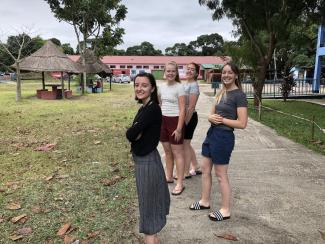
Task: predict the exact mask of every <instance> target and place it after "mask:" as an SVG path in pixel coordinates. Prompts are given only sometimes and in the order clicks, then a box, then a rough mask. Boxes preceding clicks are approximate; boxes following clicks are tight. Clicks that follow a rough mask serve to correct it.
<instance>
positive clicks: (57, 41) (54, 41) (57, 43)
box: [49, 37, 61, 47]
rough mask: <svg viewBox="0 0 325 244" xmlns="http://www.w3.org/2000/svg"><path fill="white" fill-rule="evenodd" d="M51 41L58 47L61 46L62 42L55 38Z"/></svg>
mask: <svg viewBox="0 0 325 244" xmlns="http://www.w3.org/2000/svg"><path fill="white" fill-rule="evenodd" d="M49 40H50V41H52V42H53V43H54V44H55V45H57V46H58V47H60V46H61V41H60V40H59V39H57V38H55V37H52V38H51V39H49Z"/></svg>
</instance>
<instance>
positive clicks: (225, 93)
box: [216, 62, 243, 104]
mask: <svg viewBox="0 0 325 244" xmlns="http://www.w3.org/2000/svg"><path fill="white" fill-rule="evenodd" d="M227 65H228V66H229V67H230V69H231V70H232V71H233V72H234V73H235V74H236V75H237V79H236V80H235V84H236V86H237V87H238V88H239V90H241V91H242V90H243V89H242V86H241V81H240V70H239V68H238V66H237V65H236V64H234V63H230V62H229V63H225V64H224V66H223V67H222V69H221V73H222V70H223V69H224V67H226V66H227ZM221 83H222V79H221ZM224 95H225V96H227V91H226V87H225V86H224V85H223V86H222V88H221V90H220V92H219V93H218V94H217V95H216V100H217V104H219V102H220V101H221V98H222V97H223V96H224Z"/></svg>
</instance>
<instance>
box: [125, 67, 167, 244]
mask: <svg viewBox="0 0 325 244" xmlns="http://www.w3.org/2000/svg"><path fill="white" fill-rule="evenodd" d="M134 92H135V99H136V100H137V101H138V102H139V103H141V104H142V106H141V107H140V109H139V111H138V113H137V114H136V116H135V118H134V120H133V124H132V126H131V127H130V128H129V129H128V130H127V132H126V137H127V138H128V140H129V141H130V142H131V152H132V156H133V161H134V163H135V178H136V185H137V192H138V200H139V212H140V221H139V222H140V223H139V232H140V233H144V234H145V242H146V243H147V244H158V243H159V239H158V236H157V233H158V232H159V231H160V230H161V229H162V228H163V227H164V226H165V225H166V215H168V214H169V206H170V197H169V190H168V186H167V182H166V177H165V172H164V168H163V166H162V163H161V159H160V155H159V152H158V151H157V146H158V143H159V137H160V127H161V119H162V114H161V109H160V106H159V103H158V96H157V85H156V80H155V78H154V77H153V75H151V74H148V73H142V74H138V75H137V76H136V77H135V81H134Z"/></svg>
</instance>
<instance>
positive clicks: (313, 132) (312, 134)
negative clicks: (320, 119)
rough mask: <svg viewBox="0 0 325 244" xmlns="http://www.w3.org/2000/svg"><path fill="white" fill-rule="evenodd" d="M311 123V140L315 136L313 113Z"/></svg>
mask: <svg viewBox="0 0 325 244" xmlns="http://www.w3.org/2000/svg"><path fill="white" fill-rule="evenodd" d="M311 123H312V124H311V140H312V141H313V140H314V138H315V115H313V118H312V121H311Z"/></svg>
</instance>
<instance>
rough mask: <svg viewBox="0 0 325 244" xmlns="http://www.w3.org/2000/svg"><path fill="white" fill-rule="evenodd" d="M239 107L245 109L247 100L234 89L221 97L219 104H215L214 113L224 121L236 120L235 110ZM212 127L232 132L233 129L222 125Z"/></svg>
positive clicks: (243, 94) (239, 91)
mask: <svg viewBox="0 0 325 244" xmlns="http://www.w3.org/2000/svg"><path fill="white" fill-rule="evenodd" d="M239 107H247V99H246V95H245V93H244V92H242V91H241V90H239V89H235V90H232V91H228V92H227V93H226V94H224V95H223V96H222V98H221V100H220V102H219V104H216V108H215V112H216V113H217V114H219V115H221V116H222V117H224V118H226V119H232V120H236V119H237V118H238V115H237V108H239ZM214 126H220V127H222V128H223V129H231V130H233V128H231V127H229V126H226V125H224V124H221V125H214Z"/></svg>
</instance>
